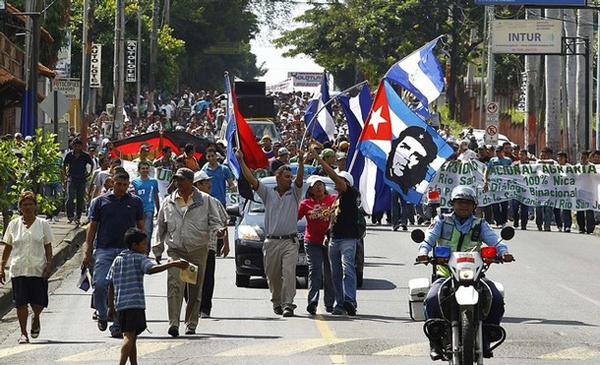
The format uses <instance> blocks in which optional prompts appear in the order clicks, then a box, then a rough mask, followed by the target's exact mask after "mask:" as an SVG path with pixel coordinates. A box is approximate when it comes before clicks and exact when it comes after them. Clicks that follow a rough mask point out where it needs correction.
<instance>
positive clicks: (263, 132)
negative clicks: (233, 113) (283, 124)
mask: <svg viewBox="0 0 600 365" xmlns="http://www.w3.org/2000/svg"><path fill="white" fill-rule="evenodd" d="M248 125H249V126H250V129H252V133H253V134H254V135H255V136H256V137H258V138H262V137H263V136H270V137H271V138H272V139H273V142H275V141H280V140H281V137H280V136H279V132H277V128H275V124H273V123H265V122H261V123H252V122H248Z"/></svg>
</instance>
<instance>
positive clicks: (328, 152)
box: [321, 148, 335, 158]
mask: <svg viewBox="0 0 600 365" xmlns="http://www.w3.org/2000/svg"><path fill="white" fill-rule="evenodd" d="M332 156H335V151H334V150H332V149H331V148H326V149H324V150H323V152H321V158H325V157H332Z"/></svg>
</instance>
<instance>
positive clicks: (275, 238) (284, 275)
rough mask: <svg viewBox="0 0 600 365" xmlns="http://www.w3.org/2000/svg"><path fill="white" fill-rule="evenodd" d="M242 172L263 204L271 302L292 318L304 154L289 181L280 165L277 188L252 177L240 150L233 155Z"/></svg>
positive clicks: (286, 169)
mask: <svg viewBox="0 0 600 365" xmlns="http://www.w3.org/2000/svg"><path fill="white" fill-rule="evenodd" d="M236 157H237V160H238V161H239V163H240V167H241V169H242V173H243V175H244V177H245V178H246V180H248V182H249V183H250V185H251V186H252V188H253V189H254V190H256V193H257V194H258V196H260V198H261V199H262V201H263V204H264V205H265V234H266V237H265V242H264V244H263V258H264V264H265V274H266V275H267V282H268V284H269V290H270V291H271V302H272V303H273V311H274V312H275V314H278V315H279V314H283V316H284V317H292V316H293V315H294V308H296V306H295V305H294V297H295V296H296V263H297V262H298V246H299V242H298V236H297V234H298V226H297V224H298V221H297V217H298V205H299V204H300V200H302V184H303V178H304V152H303V151H299V152H298V173H297V174H296V181H295V182H293V181H292V179H293V177H294V175H293V174H292V169H291V168H290V166H289V165H283V166H280V167H279V168H278V169H277V171H276V172H275V179H276V181H277V186H276V187H275V188H269V187H267V186H266V185H264V184H260V183H259V181H258V180H257V179H256V178H255V177H254V175H252V171H250V168H249V167H248V166H247V165H246V163H245V162H244V154H243V153H242V151H241V150H238V151H237V152H236Z"/></svg>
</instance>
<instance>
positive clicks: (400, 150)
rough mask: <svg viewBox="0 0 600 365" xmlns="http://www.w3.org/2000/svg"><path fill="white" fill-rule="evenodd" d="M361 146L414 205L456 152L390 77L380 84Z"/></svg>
mask: <svg viewBox="0 0 600 365" xmlns="http://www.w3.org/2000/svg"><path fill="white" fill-rule="evenodd" d="M358 148H359V149H360V151H361V152H362V153H363V155H364V156H365V157H368V158H369V159H371V160H372V161H373V162H374V163H375V164H376V165H377V168H378V169H380V170H382V171H383V175H384V179H385V183H386V184H387V185H388V186H390V187H392V188H393V189H395V190H396V191H398V192H399V193H400V194H401V195H402V196H403V197H404V198H405V199H406V201H408V202H411V203H413V204H419V203H420V202H421V199H422V197H423V194H424V193H425V192H426V191H427V188H428V186H429V182H430V181H431V178H432V177H433V176H434V175H435V173H436V172H437V171H438V170H439V169H440V168H441V167H442V165H443V164H444V162H445V161H446V160H447V159H448V158H449V157H450V156H451V155H452V154H453V153H454V151H453V150H452V147H450V146H449V145H448V144H447V143H446V141H444V140H443V139H442V138H441V137H440V136H439V135H438V134H437V132H436V131H435V130H434V129H433V128H431V127H430V126H428V125H427V124H426V123H425V122H423V120H421V118H419V117H418V116H417V115H416V114H415V113H414V112H413V111H412V110H410V109H409V108H408V106H407V105H406V104H405V103H404V102H403V101H402V99H400V97H399V96H398V94H397V93H396V91H394V89H393V88H392V86H391V85H390V84H389V82H388V81H386V80H383V81H382V82H381V83H380V84H379V89H378V90H377V95H376V96H375V101H374V102H373V106H372V108H371V111H370V113H369V118H368V120H367V122H366V123H365V126H364V128H363V130H362V133H361V135H360V138H359V143H358Z"/></svg>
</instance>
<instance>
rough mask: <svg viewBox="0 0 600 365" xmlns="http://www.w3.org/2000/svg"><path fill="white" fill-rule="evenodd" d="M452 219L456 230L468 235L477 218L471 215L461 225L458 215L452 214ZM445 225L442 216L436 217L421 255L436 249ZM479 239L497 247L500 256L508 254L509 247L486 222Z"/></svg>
mask: <svg viewBox="0 0 600 365" xmlns="http://www.w3.org/2000/svg"><path fill="white" fill-rule="evenodd" d="M450 219H453V220H454V222H455V224H456V229H458V230H459V231H460V233H463V234H467V233H469V230H470V229H471V224H472V223H473V219H475V216H473V215H471V216H470V217H469V218H467V220H465V222H464V223H460V222H459V221H458V218H457V217H456V215H455V214H454V213H452V215H451V216H450ZM443 223H444V221H443V219H442V217H441V216H439V215H438V216H437V217H435V219H434V220H433V222H432V223H431V225H430V226H429V228H427V232H425V241H423V242H421V244H420V245H419V254H421V255H427V254H428V253H429V251H431V249H432V248H434V247H435V245H436V244H437V241H438V239H439V238H440V235H441V234H442V225H443ZM479 237H480V239H481V241H482V242H483V243H485V244H486V245H488V246H495V247H496V252H497V254H498V255H502V254H503V253H505V252H508V247H507V246H506V245H505V244H504V243H502V242H499V241H500V238H499V237H498V235H497V234H496V232H494V230H493V229H492V228H491V227H490V225H489V224H488V223H487V222H485V221H483V222H481V233H480V236H479Z"/></svg>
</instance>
